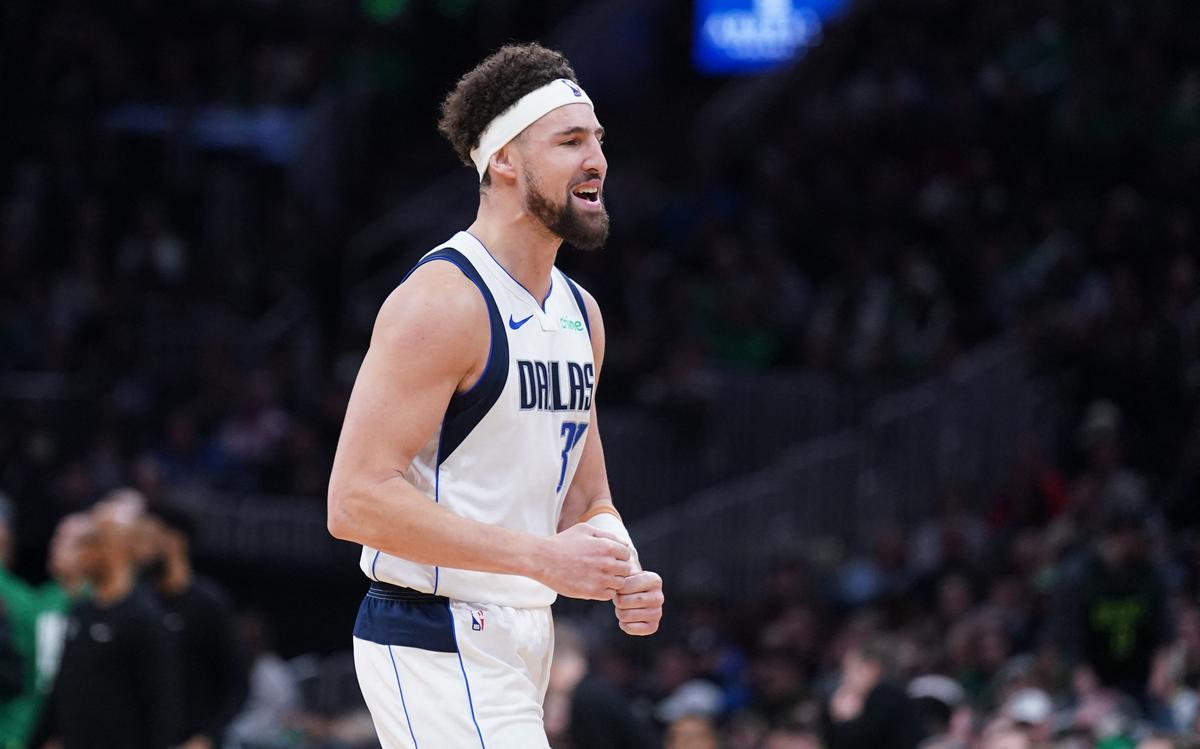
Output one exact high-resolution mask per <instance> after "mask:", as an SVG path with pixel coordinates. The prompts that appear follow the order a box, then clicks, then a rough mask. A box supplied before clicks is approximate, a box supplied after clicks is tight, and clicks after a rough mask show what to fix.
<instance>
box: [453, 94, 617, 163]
mask: <svg viewBox="0 0 1200 749" xmlns="http://www.w3.org/2000/svg"><path fill="white" fill-rule="evenodd" d="M568 104H587V105H588V106H589V107H593V108H594V106H593V105H592V100H591V99H590V98H588V95H587V94H586V93H584V91H583V89H582V88H580V87H579V85H578V84H576V83H573V82H572V81H568V80H567V79H566V78H556V79H554V80H553V81H550V82H549V83H547V84H546V85H545V86H542V87H541V88H537V89H534V90H533V91H530V92H529V93H527V94H525V95H524V96H522V97H521V98H520V99H519V100H517V103H516V104H513V105H512V106H511V107H509V108H508V109H506V110H504V112H503V113H502V114H500V115H498V116H497V117H496V119H494V120H492V121H491V122H490V123H488V126H487V127H485V128H484V129H483V132H482V133H480V134H479V146H478V147H477V148H472V149H471V161H473V162H474V163H475V170H476V171H477V172H479V179H480V180H482V179H483V175H484V173H485V172H487V167H488V162H489V161H490V160H491V158H492V154H494V153H496V152H497V151H499V150H500V149H501V148H504V146H505V145H507V144H508V142H509V141H510V140H512V139H513V138H515V137H517V136H518V135H520V134H521V131H522V130H524V129H525V128H527V127H529V126H530V125H532V124H533V123H535V122H537V121H538V120H540V119H541V118H542V116H543V115H545V114H547V113H549V112H551V111H553V110H555V109H558V108H559V107H565V106H566V105H568Z"/></svg>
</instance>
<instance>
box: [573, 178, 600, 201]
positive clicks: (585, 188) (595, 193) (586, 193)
mask: <svg viewBox="0 0 1200 749" xmlns="http://www.w3.org/2000/svg"><path fill="white" fill-rule="evenodd" d="M571 194H572V195H574V196H575V197H576V198H579V199H580V200H582V201H583V202H585V203H599V202H600V187H599V186H598V185H595V184H587V183H585V184H582V185H577V186H575V188H574V189H572V190H571Z"/></svg>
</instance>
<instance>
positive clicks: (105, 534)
mask: <svg viewBox="0 0 1200 749" xmlns="http://www.w3.org/2000/svg"><path fill="white" fill-rule="evenodd" d="M80 517H81V518H82V521H81V522H80V524H79V526H78V528H77V529H76V532H77V534H78V535H76V536H75V537H74V541H73V543H72V544H69V545H68V551H67V558H68V565H70V563H71V562H72V561H73V562H74V563H75V567H76V569H75V572H76V574H78V575H81V576H82V577H84V578H86V579H88V580H91V581H93V582H94V581H96V580H99V579H101V578H103V577H105V576H107V574H108V571H109V569H111V563H112V560H113V558H114V556H115V552H116V551H117V547H118V542H117V538H116V536H117V532H116V530H115V527H114V525H113V523H112V522H111V520H104V521H102V522H97V521H96V518H95V517H92V516H89V515H81V516H80ZM70 547H73V550H74V551H73V553H74V556H73V557H72V556H71V554H72V552H71V551H70Z"/></svg>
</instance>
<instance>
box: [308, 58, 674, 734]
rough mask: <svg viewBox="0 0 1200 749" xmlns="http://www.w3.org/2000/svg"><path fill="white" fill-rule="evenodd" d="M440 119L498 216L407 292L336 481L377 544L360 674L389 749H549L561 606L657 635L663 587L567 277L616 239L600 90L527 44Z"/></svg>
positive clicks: (332, 499) (394, 306)
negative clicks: (634, 535) (644, 546)
mask: <svg viewBox="0 0 1200 749" xmlns="http://www.w3.org/2000/svg"><path fill="white" fill-rule="evenodd" d="M439 129H440V130H441V132H442V133H443V134H444V135H445V136H446V137H447V139H448V140H449V141H450V143H451V145H452V146H453V147H454V150H455V152H456V153H457V154H458V156H459V157H460V158H461V159H462V160H463V161H464V162H465V163H467V164H469V165H472V166H474V167H475V169H476V172H477V174H478V177H479V195H480V199H479V212H478V214H477V217H476V220H475V222H474V223H473V224H472V225H471V226H470V227H469V228H468V230H467V231H463V232H459V233H457V234H455V235H454V236H453V237H451V238H450V239H449V240H448V241H447V242H446V243H445V244H443V245H442V246H440V247H438V248H436V249H435V250H433V251H432V252H430V253H429V254H427V255H426V256H425V257H424V258H423V259H422V260H421V261H420V262H418V263H417V266H416V268H414V269H413V270H412V271H411V272H410V274H409V276H408V277H407V278H406V279H405V280H404V281H403V283H402V284H401V285H400V286H399V287H398V288H397V289H396V290H395V291H394V292H393V293H392V294H391V296H389V297H388V299H387V300H386V301H385V302H384V304H383V307H382V309H381V310H380V312H379V317H378V319H377V321H376V325H375V330H374V333H373V335H372V339H371V346H370V349H369V351H368V352H367V355H366V358H365V359H364V361H363V364H362V367H361V369H360V370H359V373H358V380H357V382H356V383H355V386H354V391H353V393H352V395H351V397H350V403H349V407H348V409H347V413H346V420H345V423H344V425H343V428H342V434H341V439H340V442H339V444H338V450H337V456H336V458H335V460H334V466H333V473H332V476H331V477H330V487H329V530H330V532H331V533H332V534H333V535H334V536H336V537H338V538H341V539H345V540H348V541H354V542H356V543H360V544H362V545H363V551H362V557H361V568H362V570H363V572H364V573H365V574H366V575H367V576H368V577H369V578H370V579H371V581H372V582H371V583H370V588H369V591H368V593H367V596H366V598H365V599H364V600H363V603H362V606H361V607H360V609H359V614H358V620H357V622H356V624H355V630H354V653H355V664H356V668H357V671H358V679H359V684H360V685H361V687H362V691H363V695H364V696H365V698H366V701H367V705H368V707H369V708H370V710H371V714H372V717H373V719H374V721H375V726H376V729H377V731H378V733H379V737H380V740H381V741H382V743H383V745H384V746H385V747H389V749H390V748H394V747H404V748H405V749H417V748H418V747H420V748H421V749H438V747H446V748H452V749H462V748H463V747H472V746H479V747H480V748H481V749H537V748H538V747H547V746H548V743H547V740H546V735H545V731H544V729H543V726H542V699H543V696H544V694H545V691H546V686H547V679H548V676H549V661H550V657H551V652H552V645H553V628H552V623H551V617H550V608H549V607H550V604H551V603H552V602H553V601H554V599H555V597H556V595H560V594H561V595H565V596H569V597H572V598H583V599H593V600H603V601H608V600H611V601H612V602H613V604H614V607H615V613H616V617H617V620H618V622H619V625H620V627H621V629H622V630H624V631H625V632H627V633H629V634H631V635H648V634H652V633H653V632H655V631H656V630H657V629H658V624H659V620H660V618H661V616H662V604H663V594H662V580H661V579H660V578H659V576H658V575H656V574H654V573H652V572H648V571H643V570H642V569H641V568H640V565H639V564H638V559H637V553H636V551H635V550H634V548H633V544H632V542H631V541H630V538H629V533H628V532H627V531H626V530H625V527H624V524H623V523H622V522H621V519H620V515H618V514H617V511H616V509H614V507H613V504H612V500H611V497H610V492H609V487H608V480H607V478H606V473H605V467H604V451H603V448H602V446H601V442H600V434H599V430H598V427H597V423H596V407H595V388H596V383H597V379H598V376H599V373H600V366H601V362H602V360H603V357H604V324H603V321H602V320H601V317H600V310H599V308H598V307H597V305H596V301H595V300H594V299H593V298H592V297H591V296H590V295H589V294H587V292H585V291H583V290H582V289H580V288H579V287H578V286H577V285H576V284H575V283H573V282H572V281H571V280H570V279H569V278H567V277H566V276H565V275H563V274H562V273H561V272H560V271H559V270H557V269H556V268H555V267H554V261H555V257H556V256H557V253H558V249H559V247H560V246H561V245H562V243H563V241H564V240H565V241H567V242H569V243H571V244H573V245H575V246H576V247H578V248H581V249H585V250H589V249H597V248H599V247H600V246H601V245H603V243H604V241H605V239H606V237H607V234H608V215H607V212H606V211H605V209H604V199H603V198H604V178H605V174H606V171H607V168H608V165H607V162H606V161H605V158H604V152H603V149H602V147H601V143H602V139H603V133H604V131H603V129H602V128H601V127H600V124H599V122H598V121H597V119H596V115H595V113H594V112H593V108H592V103H591V100H590V99H589V98H588V96H587V94H586V93H584V91H583V89H582V88H581V87H580V86H579V83H578V82H577V81H576V77H575V73H574V71H573V70H572V69H571V66H570V64H569V63H568V62H567V60H566V59H565V58H563V57H562V56H561V55H560V54H558V53H556V52H553V51H550V50H547V49H545V48H543V47H541V46H538V45H536V44H534V45H523V46H507V47H504V48H502V49H500V50H499V51H498V52H496V53H495V54H493V55H492V56H491V57H489V58H487V59H486V60H484V61H483V62H482V63H480V64H479V66H478V67H476V68H475V69H474V70H472V71H471V72H469V73H467V74H466V75H465V76H463V78H462V79H461V80H460V81H459V83H458V85H457V87H456V88H455V89H454V91H453V92H451V93H450V95H449V96H448V97H447V99H446V101H445V102H444V104H443V106H442V118H441V121H440V123H439Z"/></svg>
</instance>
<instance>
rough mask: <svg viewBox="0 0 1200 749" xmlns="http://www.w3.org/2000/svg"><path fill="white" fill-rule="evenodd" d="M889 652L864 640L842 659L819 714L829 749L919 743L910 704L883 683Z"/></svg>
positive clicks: (880, 640) (903, 747)
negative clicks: (837, 680) (833, 687)
mask: <svg viewBox="0 0 1200 749" xmlns="http://www.w3.org/2000/svg"><path fill="white" fill-rule="evenodd" d="M894 658H895V654H894V648H893V647H892V645H891V643H890V642H888V641H887V640H886V639H885V638H884V637H882V636H876V637H869V638H867V639H866V640H865V641H864V642H862V643H859V644H857V645H855V646H853V647H851V648H850V649H849V650H848V651H847V652H846V655H845V656H844V657H843V658H842V678H841V684H839V685H838V688H837V690H836V691H835V692H834V693H833V695H832V696H831V697H830V698H829V702H828V704H827V706H826V711H825V715H824V722H825V734H826V738H827V743H828V745H829V747H830V749H916V747H917V745H918V744H920V743H921V740H922V739H923V738H924V730H923V729H922V727H921V722H920V716H919V714H918V712H917V708H916V705H915V704H914V703H913V701H912V700H910V699H909V698H908V695H907V694H906V693H905V691H904V690H903V689H901V688H900V687H899V686H897V685H896V684H894V683H892V681H891V680H890V679H889V678H888V676H889V673H890V672H891V671H892V670H893V669H892V665H891V664H892V662H893V661H894Z"/></svg>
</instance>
